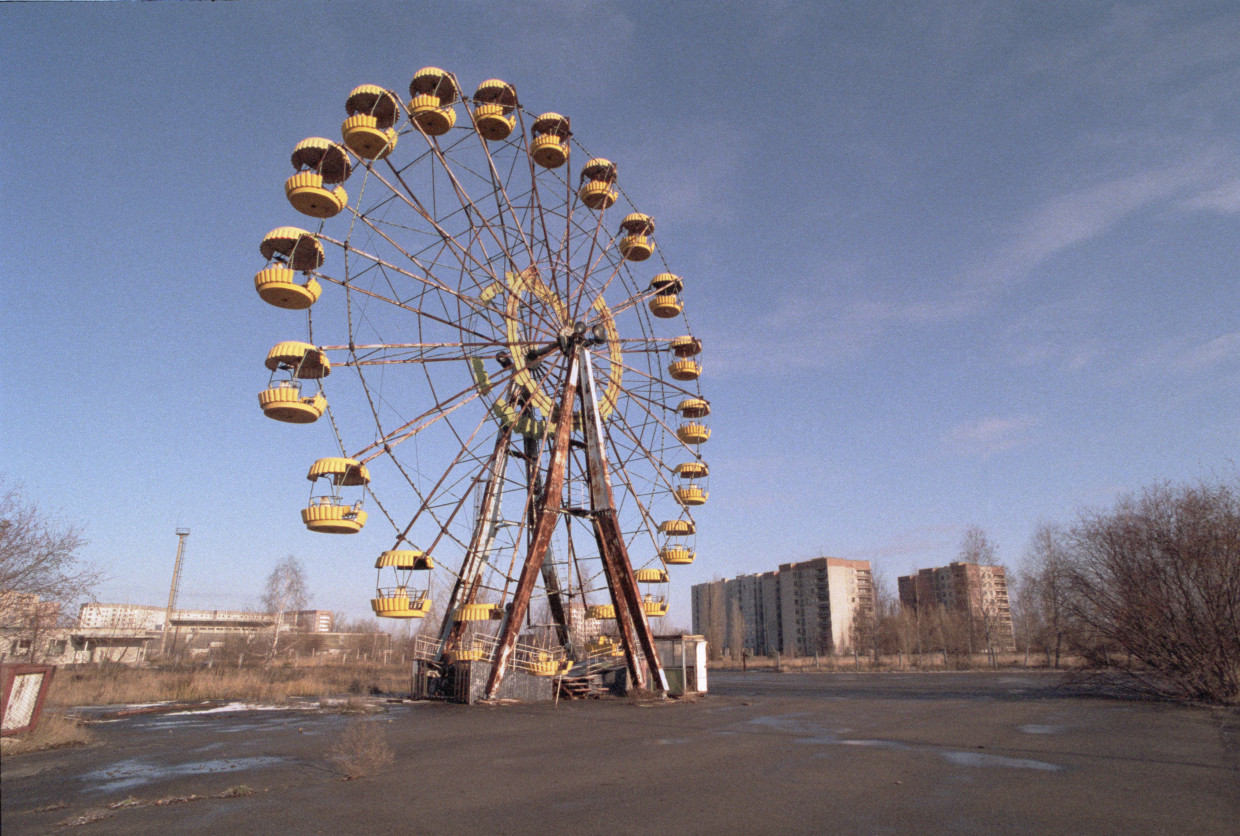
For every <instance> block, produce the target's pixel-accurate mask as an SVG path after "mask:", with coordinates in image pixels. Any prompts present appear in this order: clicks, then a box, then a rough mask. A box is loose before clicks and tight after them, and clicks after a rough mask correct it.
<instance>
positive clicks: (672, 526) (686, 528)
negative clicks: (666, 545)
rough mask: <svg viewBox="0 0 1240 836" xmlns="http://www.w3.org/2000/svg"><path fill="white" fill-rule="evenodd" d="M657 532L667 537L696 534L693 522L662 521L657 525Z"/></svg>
mask: <svg viewBox="0 0 1240 836" xmlns="http://www.w3.org/2000/svg"><path fill="white" fill-rule="evenodd" d="M659 531H660V532H662V533H663V534H666V535H668V536H669V537H687V536H688V535H690V534H696V533H697V526H696V525H694V524H693V520H664V521H663V522H661V523H659Z"/></svg>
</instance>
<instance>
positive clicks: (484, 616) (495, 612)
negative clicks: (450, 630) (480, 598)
mask: <svg viewBox="0 0 1240 836" xmlns="http://www.w3.org/2000/svg"><path fill="white" fill-rule="evenodd" d="M503 617H504V610H503V608H502V607H501V606H500V605H499V604H465V605H463V606H461V607H458V608H457V610H456V613H455V614H454V615H453V620H455V621H498V620H499V619H501V618H503Z"/></svg>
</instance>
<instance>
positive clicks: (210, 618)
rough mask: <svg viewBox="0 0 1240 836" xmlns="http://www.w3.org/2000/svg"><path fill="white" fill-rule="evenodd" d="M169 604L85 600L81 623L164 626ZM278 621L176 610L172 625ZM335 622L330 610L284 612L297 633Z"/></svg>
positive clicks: (248, 626)
mask: <svg viewBox="0 0 1240 836" xmlns="http://www.w3.org/2000/svg"><path fill="white" fill-rule="evenodd" d="M167 612H168V610H167V608H166V607H153V606H150V605H148V604H100V603H90V604H83V605H82V608H81V610H79V612H78V626H79V627H88V628H98V629H109V630H149V631H161V630H163V629H164V616H165V615H166V614H167ZM274 623H275V616H274V615H272V614H271V613H263V612H253V611H249V610H173V611H172V621H171V623H170V624H169V627H170V628H172V629H187V630H193V631H195V632H209V633H235V632H245V631H250V630H268V629H270V628H271V625H272V624H274ZM333 626H334V622H333V616H332V613H331V611H330V610H299V611H297V612H290V613H285V614H284V619H283V621H282V622H281V625H280V629H281V630H290V631H293V632H297V633H330V632H332V628H333Z"/></svg>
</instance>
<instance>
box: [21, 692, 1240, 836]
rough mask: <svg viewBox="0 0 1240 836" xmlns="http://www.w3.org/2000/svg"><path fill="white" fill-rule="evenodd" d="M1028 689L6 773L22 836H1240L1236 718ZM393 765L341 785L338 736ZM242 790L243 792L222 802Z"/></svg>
mask: <svg viewBox="0 0 1240 836" xmlns="http://www.w3.org/2000/svg"><path fill="white" fill-rule="evenodd" d="M1059 682H1060V681H1059V679H1058V677H1055V676H1053V675H1050V674H1035V673H966V674H894V673H876V674H838V673H807V674H775V673H751V674H741V673H735V672H712V673H711V693H710V694H708V695H705V696H703V697H701V698H700V699H698V700H697V701H695V702H676V701H672V702H668V703H656V704H635V703H631V702H629V701H625V700H614V701H597V702H594V701H590V702H571V703H568V702H561V703H560V704H559V705H558V706H553V705H550V704H545V705H500V706H473V707H467V706H457V705H446V704H439V703H413V704H407V703H406V704H387V705H384V706H383V707H384V710H383V711H382V712H380V713H376V714H372V715H368V716H365V717H355V716H350V715H342V714H330V713H320V712H318V711H315V710H311V709H310V708H305V709H301V708H292V709H290V708H282V709H279V710H220V711H216V712H212V713H181V714H149V715H138V716H134V717H128V718H123V719H119V720H114V721H111V722H106V723H101V724H99V725H97V726H95V727H94V730H95V732H96V735H97V737H98V742H97V743H95V744H93V745H91V746H88V747H83V748H76V749H65V750H59V751H50V752H41V753H34V754H29V755H23V756H19V757H12V758H5V759H4V762H3V765H2V770H0V788H2V790H3V792H2V800H0V815H2V816H3V830H4V834H5V836H17V834H25V833H58V832H64V831H69V832H72V833H74V834H78V833H80V834H94V833H126V834H130V833H135V834H142V833H160V834H166V833H212V834H216V833H241V834H248V833H294V832H295V833H324V834H339V833H348V834H353V833H388V832H400V833H431V832H434V833H482V832H489V833H552V834H554V833H570V832H571V833H576V834H582V833H585V834H590V833H607V834H614V833H651V832H660V833H741V832H747V833H753V832H757V833H822V832H832V833H859V834H862V833H864V834H884V833H900V834H905V833H988V834H989V833H1005V834H1022V833H1039V834H1040V833H1082V834H1084V833H1088V834H1110V833H1114V834H1144V833H1169V834H1170V833H1174V834H1186V833H1191V834H1202V835H1203V836H1205V835H1206V834H1227V836H1236V834H1237V833H1240V712H1238V711H1236V710H1235V709H1219V708H1208V707H1196V706H1177V705H1171V704H1167V703H1157V702H1141V701H1133V700H1122V699H1114V698H1107V697H1100V696H1095V695H1090V694H1088V693H1085V692H1082V691H1080V690H1079V689H1068V688H1065V687H1063V686H1061V685H1060V684H1059ZM358 723H365V724H374V726H373V727H372V728H374V729H378V730H379V732H380V735H379V737H381V738H382V739H383V740H384V741H385V742H386V744H387V745H388V746H389V747H390V749H391V750H392V752H393V753H394V756H395V759H394V761H393V762H392V763H390V764H388V765H385V766H382V767H380V768H379V769H378V770H377V771H376V772H374V773H373V774H370V775H367V776H365V777H360V778H355V779H353V780H344V779H343V778H342V776H341V774H340V773H339V771H337V769H336V768H335V766H334V764H333V763H332V762H331V761H329V760H328V758H327V755H328V753H329V752H330V750H331V749H332V748H333V747H334V746H335V745H336V744H337V743H338V741H339V740H340V739H341V736H342V735H343V734H344V733H345V730H346V729H347V728H348V727H349V726H350V725H351V724H358ZM239 788H244V789H239Z"/></svg>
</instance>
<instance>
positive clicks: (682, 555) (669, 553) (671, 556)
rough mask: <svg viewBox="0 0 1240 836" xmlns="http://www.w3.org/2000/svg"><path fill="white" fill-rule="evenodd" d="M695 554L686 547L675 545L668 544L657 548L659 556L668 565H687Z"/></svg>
mask: <svg viewBox="0 0 1240 836" xmlns="http://www.w3.org/2000/svg"><path fill="white" fill-rule="evenodd" d="M696 556H697V555H696V554H694V553H693V552H691V551H689V550H688V549H682V548H679V547H677V546H669V547H667V548H665V549H659V557H660V558H661V559H662V560H663V562H664V563H666V564H667V565H668V566H688V565H689V564H690V563H692V562H693V558H694V557H696Z"/></svg>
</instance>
